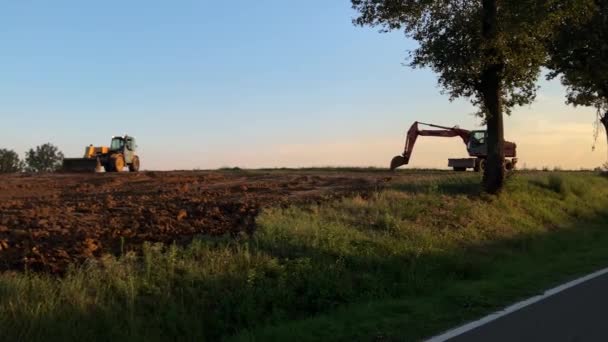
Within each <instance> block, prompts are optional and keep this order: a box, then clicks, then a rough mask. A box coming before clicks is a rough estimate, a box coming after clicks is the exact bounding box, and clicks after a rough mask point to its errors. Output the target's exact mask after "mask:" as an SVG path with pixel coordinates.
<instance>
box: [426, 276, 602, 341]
mask: <svg viewBox="0 0 608 342" xmlns="http://www.w3.org/2000/svg"><path fill="white" fill-rule="evenodd" d="M607 273H608V268H604V269H602V270H599V271H597V272H594V273H591V274H589V275H586V276H584V277H582V278H578V279H576V280H573V281H570V282H568V283H565V284H562V285H559V286H557V287H554V288H552V289H550V290H547V291H545V293H543V294H542V295H538V296H534V297H532V298H528V299H526V300H523V301H521V302H518V303H515V304H513V305H511V306H509V307H507V308H505V309H503V310H501V311H497V312H495V313H493V314H490V315H487V316H486V317H483V318H481V319H479V320H477V321H474V322H470V323H467V324H465V325H463V326H460V327H458V328H455V329H452V330H449V331H447V332H445V333H443V334H441V335H437V336H434V337H431V338H429V339H427V340H426V342H443V341H447V340H449V339H451V338H454V337H456V336H459V335H462V334H464V333H466V332H469V331H471V330H473V329H476V328H479V327H481V326H482V325H485V324H488V323H490V322H492V321H495V320H497V319H499V318H501V317H504V316H506V315H510V314H512V313H514V312H515V311H517V310H520V309H523V308H525V307H526V306H529V305H532V304H534V303H537V302H540V301H541V300H543V299H546V298H548V297H551V296H554V295H556V294H558V293H560V292H562V291H565V290H567V289H569V288H572V287H575V286H577V285H580V284H582V283H584V282H587V281H589V280H592V279H594V278H597V277H600V276H603V275H604V274H607Z"/></svg>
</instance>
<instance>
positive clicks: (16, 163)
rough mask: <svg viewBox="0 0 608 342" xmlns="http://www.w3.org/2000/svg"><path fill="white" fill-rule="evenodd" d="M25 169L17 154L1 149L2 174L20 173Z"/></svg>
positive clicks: (0, 166)
mask: <svg viewBox="0 0 608 342" xmlns="http://www.w3.org/2000/svg"><path fill="white" fill-rule="evenodd" d="M22 169H23V162H22V161H21V160H20V159H19V155H18V154H17V152H15V151H12V150H7V149H4V148H0V173H12V172H19V171H21V170H22Z"/></svg>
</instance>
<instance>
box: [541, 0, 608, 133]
mask: <svg viewBox="0 0 608 342" xmlns="http://www.w3.org/2000/svg"><path fill="white" fill-rule="evenodd" d="M593 5H594V6H593V10H592V12H591V15H590V16H589V17H587V18H579V20H572V19H571V20H569V21H564V22H563V24H562V25H560V29H559V31H558V34H557V35H556V36H555V39H553V40H550V41H549V44H548V48H549V53H550V58H549V63H548V67H549V68H550V69H551V72H550V74H549V78H550V79H552V78H556V77H558V76H559V77H560V78H561V82H562V84H563V85H564V86H566V88H567V95H566V99H567V101H566V102H567V103H569V104H572V105H574V106H588V107H595V108H596V109H597V115H598V116H597V118H598V121H599V122H601V123H602V124H603V125H604V128H605V130H606V137H607V138H608V0H594V1H593ZM581 19H582V20H581ZM598 129H599V125H598ZM596 137H597V131H596Z"/></svg>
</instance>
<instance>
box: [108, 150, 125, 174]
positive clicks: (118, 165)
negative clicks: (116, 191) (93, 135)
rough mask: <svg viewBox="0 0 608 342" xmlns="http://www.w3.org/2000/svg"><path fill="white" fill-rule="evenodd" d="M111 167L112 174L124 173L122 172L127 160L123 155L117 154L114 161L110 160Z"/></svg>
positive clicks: (113, 158)
mask: <svg viewBox="0 0 608 342" xmlns="http://www.w3.org/2000/svg"><path fill="white" fill-rule="evenodd" d="M110 165H111V167H110V168H111V169H112V172H122V170H123V169H124V168H125V160H124V159H123V158H122V156H121V155H119V154H116V155H113V156H112V159H111V160H110Z"/></svg>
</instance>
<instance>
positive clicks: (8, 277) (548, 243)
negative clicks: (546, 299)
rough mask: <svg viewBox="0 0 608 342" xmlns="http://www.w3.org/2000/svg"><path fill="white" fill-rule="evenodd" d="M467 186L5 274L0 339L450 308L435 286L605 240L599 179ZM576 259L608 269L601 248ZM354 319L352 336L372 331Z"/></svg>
mask: <svg viewBox="0 0 608 342" xmlns="http://www.w3.org/2000/svg"><path fill="white" fill-rule="evenodd" d="M478 181H479V180H478V179H477V177H476V176H471V175H468V174H467V175H461V176H446V177H444V178H442V179H441V180H437V179H421V180H420V181H418V182H413V183H412V181H409V182H408V183H399V182H396V183H394V184H392V185H391V186H390V187H389V188H387V189H385V190H383V191H381V192H378V193H374V194H372V195H371V196H355V197H352V198H346V199H342V200H337V201H334V202H331V203H326V204H323V205H309V206H300V207H289V208H283V209H280V208H270V209H267V210H265V211H264V212H263V213H262V214H261V216H260V217H258V220H257V224H258V230H257V232H256V234H255V235H254V236H253V237H239V238H237V239H232V238H219V239H205V238H201V239H199V240H197V241H194V242H193V243H192V244H191V245H190V246H188V247H185V248H177V247H175V246H161V245H146V246H144V248H143V254H142V255H141V256H136V255H134V254H131V253H126V254H125V255H122V256H120V257H112V256H107V257H105V258H103V259H101V260H92V261H90V262H88V263H87V264H86V265H81V266H75V267H73V268H72V269H71V270H70V271H69V272H68V274H67V275H65V276H64V277H62V278H55V277H52V276H48V275H44V274H35V273H4V274H1V275H0V331H1V334H2V335H0V336H2V338H3V339H6V340H7V341H8V340H28V341H35V340H44V341H47V340H78V341H81V340H87V339H88V340H95V341H97V340H112V341H119V340H148V341H150V340H151V341H156V340H171V339H180V340H196V341H202V340H217V339H221V338H227V337H229V336H233V335H238V334H240V335H239V337H238V338H242V339H245V340H247V339H256V338H257V339H266V338H269V337H272V336H275V337H276V336H281V337H282V338H287V337H286V336H289V329H291V328H289V329H288V330H287V331H286V330H281V329H280V328H277V329H278V330H276V329H275V328H272V329H270V330H267V329H266V328H264V327H265V326H269V325H276V326H278V327H281V325H282V324H283V322H291V321H294V320H295V321H298V320H301V319H306V318H309V317H312V316H316V315H323V314H327V313H331V312H340V310H344V308H346V307H348V306H349V305H357V303H373V302H378V301H390V300H394V299H407V298H410V299H412V300H415V299H416V298H435V299H436V300H438V301H439V298H441V301H440V302H439V303H438V304H437V305H438V307H439V308H441V305H443V306H444V307H450V305H454V301H455V299H454V297H450V295H449V294H448V295H444V294H443V293H448V292H449V291H448V292H446V291H447V290H446V289H449V288H450V286H453V284H469V283H472V282H485V283H487V284H494V285H493V286H496V287H495V288H494V287H493V289H500V286H499V285H500V281H504V280H505V279H511V280H510V281H519V282H521V284H520V285H521V286H522V288H527V289H529V288H535V284H533V283H531V282H530V278H526V277H524V276H521V273H523V274H527V273H525V272H529V273H530V276H531V275H532V274H533V272H538V270H536V269H534V267H538V266H534V262H532V261H530V262H529V263H528V262H527V261H526V262H524V261H519V263H518V264H517V267H515V266H513V265H511V266H512V267H511V268H509V267H502V268H501V269H500V270H499V269H497V267H498V266H497V265H501V263H503V266H504V262H505V260H509V259H510V258H513V260H515V259H516V258H519V257H522V258H523V256H529V255H531V254H533V255H536V258H538V260H543V259H542V258H554V259H555V260H556V263H557V264H556V265H551V266H550V267H549V268H548V269H544V270H543V272H539V273H538V274H544V275H546V274H547V273H546V272H547V271H548V270H551V268H555V269H556V270H558V271H560V272H565V271H567V272H572V271H573V270H574V271H576V270H578V269H579V268H578V267H580V265H578V264H577V265H578V266H573V265H574V264H573V265H570V264H567V265H566V262H565V261H564V260H569V259H560V258H558V257H557V256H555V255H553V254H555V253H561V254H566V255H567V253H568V250H569V249H568V248H570V247H572V248H574V247H580V246H570V245H569V243H570V241H579V242H580V241H582V240H580V239H590V241H596V242H600V241H603V240H602V239H604V240H608V232H604V229H603V228H606V224H605V222H606V219H607V218H608V210H607V209H606V208H607V205H608V179H606V178H602V177H597V176H594V175H592V174H580V173H579V174H570V173H566V172H560V173H555V174H553V173H552V174H549V175H547V174H545V173H543V174H530V175H524V176H515V177H513V178H512V179H510V180H509V183H508V185H507V189H506V191H505V194H504V195H503V196H501V197H499V198H493V197H486V196H484V195H482V194H480V193H479V188H478V186H477V184H478ZM580 222H595V223H594V224H593V225H591V226H593V227H596V226H597V227H601V228H602V229H599V228H598V229H591V228H586V227H585V226H584V225H580V226H578V223H580ZM598 222H599V223H598ZM602 222H604V223H602ZM598 225H599V226H598ZM563 232H567V234H569V235H568V238H564V237H563V236H564V235H560V234H562V233H563ZM572 234H573V235H572ZM555 237H559V238H555ZM585 241H587V240H585ZM569 246H570V247H569ZM588 257H589V258H591V257H593V258H594V259H593V260H595V261H597V260H600V261H601V260H605V261H606V262H607V263H608V252H601V251H600V252H597V253H595V254H593V253H590V254H589V255H588ZM518 260H519V259H518ZM522 260H528V259H525V258H524V259H522ZM552 260H553V259H552ZM558 261H559V262H558ZM578 261H581V262H582V261H583V259H578ZM568 262H572V261H568ZM561 264H563V265H565V266H564V269H560V268H559V265H561ZM566 266H568V267H570V268H568V267H566ZM518 274H519V275H520V276H521V277H520V278H521V279H520V278H518ZM514 279H515V280H514ZM518 279H520V280H518ZM507 292H508V291H507ZM467 296H468V297H467V298H469V297H470V299H467V301H468V302H469V303H470V308H471V312H477V311H476V310H479V309H480V308H481V309H483V308H486V309H487V307H488V305H490V304H488V302H487V301H485V300H483V299H481V298H480V297H479V296H477V295H476V294H471V293H468V292H467ZM497 297H500V298H503V299H504V298H508V296H507V297H504V296H503V295H502V294H501V295H497ZM458 298H459V299H458V300H461V299H460V297H458ZM428 303H430V302H428V301H427V302H424V303H422V302H421V303H419V304H418V305H417V306H414V307H413V308H410V309H409V310H414V312H419V313H420V314H421V315H422V314H423V313H425V312H426V313H427V314H428V313H429V312H433V310H442V309H434V308H432V307H429V306H428V305H429V304H428ZM492 303H493V302H492ZM494 304H495V303H494ZM355 311H356V310H355ZM467 312H468V311H467ZM384 314H386V315H389V316H390V315H396V313H395V312H392V311H391V312H389V313H387V312H384ZM402 315H403V313H402ZM320 317H326V318H325V320H329V321H331V319H330V318H327V316H320ZM374 317H376V316H374ZM459 317H460V316H459V315H458V314H457V315H456V316H450V317H448V318H446V319H448V320H449V319H451V320H454V319H455V318H456V319H458V318H459ZM435 318H436V319H437V320H439V318H442V316H441V315H440V316H437V315H436V316H435ZM376 319H378V317H377V318H376ZM400 319H401V320H402V321H403V319H404V318H403V317H401V318H400ZM334 323H335V322H334ZM361 324H363V325H362V327H364V328H362V329H363V332H362V334H363V335H361V336H367V335H365V334H366V333H367V332H369V331H375V330H374V329H376V327H375V326H369V327H367V328H366V326H365V324H364V323H363V322H361ZM368 324H371V323H368ZM378 324H380V323H378ZM415 324H420V326H412V327H411V329H412V330H411V331H412V332H411V334H412V335H411V336H417V337H420V335H419V334H424V333H427V332H428V331H430V330H432V329H433V328H436V327H437V326H435V325H429V323H428V322H426V323H425V322H418V323H415ZM436 324H438V323H436ZM338 325H339V324H338V323H336V326H338ZM381 325H382V324H380V326H381ZM287 326H290V325H287ZM304 326H306V325H304ZM313 326H315V327H317V328H318V326H317V325H313ZM273 329H275V330H273ZM293 329H295V330H293V331H297V334H298V335H301V334H304V332H305V330H304V332H303V330H301V327H300V330H297V329H298V328H297V327H296V328H293ZM354 330H356V329H354ZM351 332H352V331H351ZM292 333H294V332H292ZM340 333H343V334H347V333H350V332H347V331H341V332H340ZM358 336H359V335H358ZM361 336H359V337H361ZM333 337H335V338H336V339H341V338H340V336H339V335H334V336H333ZM282 338H281V339H282Z"/></svg>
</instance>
